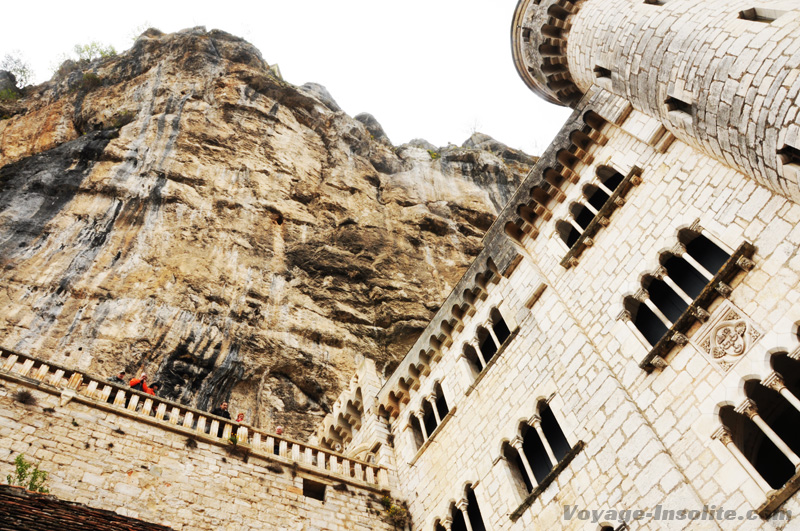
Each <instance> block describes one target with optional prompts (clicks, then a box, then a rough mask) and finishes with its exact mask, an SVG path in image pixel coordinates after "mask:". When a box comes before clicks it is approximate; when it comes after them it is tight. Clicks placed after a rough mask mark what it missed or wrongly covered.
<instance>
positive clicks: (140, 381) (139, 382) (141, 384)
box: [128, 373, 147, 391]
mask: <svg viewBox="0 0 800 531" xmlns="http://www.w3.org/2000/svg"><path fill="white" fill-rule="evenodd" d="M128 385H130V386H131V389H135V390H137V391H145V390H146V388H147V374H145V373H142V375H141V376H140V377H138V378H133V379H132V380H131V381H130V382H128Z"/></svg>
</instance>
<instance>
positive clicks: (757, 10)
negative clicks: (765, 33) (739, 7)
mask: <svg viewBox="0 0 800 531" xmlns="http://www.w3.org/2000/svg"><path fill="white" fill-rule="evenodd" d="M784 13H786V11H781V10H779V9H767V8H763V7H751V8H750V9H745V10H744V11H739V18H740V19H742V20H750V21H752V22H763V23H765V24H770V23H772V22H774V21H775V20H777V19H778V17H780V16H781V15H783V14H784Z"/></svg>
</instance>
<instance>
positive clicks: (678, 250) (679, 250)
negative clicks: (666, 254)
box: [672, 243, 714, 281]
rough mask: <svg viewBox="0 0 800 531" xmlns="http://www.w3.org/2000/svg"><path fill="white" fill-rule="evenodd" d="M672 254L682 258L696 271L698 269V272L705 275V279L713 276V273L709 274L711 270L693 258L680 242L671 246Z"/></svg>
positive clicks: (710, 278)
mask: <svg viewBox="0 0 800 531" xmlns="http://www.w3.org/2000/svg"><path fill="white" fill-rule="evenodd" d="M672 254H674V255H675V256H678V257H680V258H683V259H684V260H686V261H687V262H689V265H691V266H692V267H693V268H695V269H697V271H699V272H700V274H701V275H703V276H704V277H706V279H708V280H709V281H710V280H712V279H713V278H714V275H712V274H711V271H709V270H708V269H706V268H705V267H703V265H702V264H701V263H700V262H698V261H697V260H695V259H694V257H693V256H692V255H690V254H689V253H688V252H687V251H686V246H684V245H683V244H682V243H679V244H678V245H676V246H675V247H673V248H672Z"/></svg>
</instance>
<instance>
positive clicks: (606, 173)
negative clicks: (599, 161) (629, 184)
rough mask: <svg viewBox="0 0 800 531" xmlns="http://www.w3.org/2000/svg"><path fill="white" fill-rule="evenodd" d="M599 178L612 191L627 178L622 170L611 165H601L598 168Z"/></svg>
mask: <svg viewBox="0 0 800 531" xmlns="http://www.w3.org/2000/svg"><path fill="white" fill-rule="evenodd" d="M597 178H598V179H600V182H601V183H603V185H605V187H606V188H608V189H609V190H611V191H612V192H613V191H616V189H617V188H618V187H619V185H620V184H622V181H623V180H625V177H624V176H623V175H622V174H621V173H620V172H618V171H617V170H615V169H614V168H612V167H610V166H599V167H598V168H597Z"/></svg>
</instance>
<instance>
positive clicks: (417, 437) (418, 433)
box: [409, 415, 425, 450]
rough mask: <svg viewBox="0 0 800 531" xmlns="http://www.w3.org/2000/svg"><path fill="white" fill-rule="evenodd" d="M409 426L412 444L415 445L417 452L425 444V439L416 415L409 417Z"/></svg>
mask: <svg viewBox="0 0 800 531" xmlns="http://www.w3.org/2000/svg"><path fill="white" fill-rule="evenodd" d="M409 424H410V425H411V433H413V434H414V443H415V444H416V445H417V450H419V449H420V448H422V445H423V444H425V437H424V436H423V435H422V427H421V426H420V423H419V419H418V418H417V416H416V415H411V419H410V421H409Z"/></svg>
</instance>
